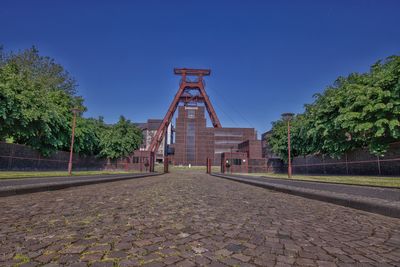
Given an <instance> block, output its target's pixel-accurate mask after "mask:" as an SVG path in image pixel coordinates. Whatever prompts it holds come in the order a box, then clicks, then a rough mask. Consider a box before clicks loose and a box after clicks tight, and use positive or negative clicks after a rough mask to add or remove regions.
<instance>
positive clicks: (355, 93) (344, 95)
mask: <svg viewBox="0 0 400 267" xmlns="http://www.w3.org/2000/svg"><path fill="white" fill-rule="evenodd" d="M399 118H400V57H399V56H391V57H389V58H387V59H386V60H385V61H383V62H381V61H379V62H377V63H376V64H374V65H373V66H372V67H371V69H370V71H369V72H368V73H364V74H358V73H352V74H350V75H349V76H348V77H339V78H338V79H337V80H336V82H335V83H334V84H333V85H332V86H329V87H328V88H327V89H326V90H325V91H324V92H323V93H322V94H316V95H315V101H314V102H313V103H312V104H308V105H305V112H304V114H301V115H298V116H296V117H294V118H293V121H292V125H293V126H292V132H293V135H292V136H293V138H292V140H293V141H292V144H293V145H292V149H293V152H294V153H293V154H294V155H306V154H314V153H320V154H325V155H329V156H332V157H340V156H341V155H343V154H344V153H345V152H347V151H350V150H353V149H356V148H369V151H370V152H371V153H373V154H375V155H384V153H385V152H386V150H387V148H388V145H389V144H390V143H391V142H395V141H398V140H400V121H399ZM283 128H284V127H283V126H282V122H281V121H277V122H274V123H273V128H272V136H271V138H270V143H271V144H272V150H273V151H274V152H275V153H277V154H279V155H281V156H282V157H283V158H287V154H286V153H287V152H285V149H284V147H285V144H287V143H285V142H286V141H285V140H286V139H287V137H286V136H285V135H284V129H283Z"/></svg>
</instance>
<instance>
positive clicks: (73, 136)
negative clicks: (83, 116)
mask: <svg viewBox="0 0 400 267" xmlns="http://www.w3.org/2000/svg"><path fill="white" fill-rule="evenodd" d="M71 111H72V113H73V114H74V116H73V119H72V135H71V148H70V152H69V162H68V174H69V175H72V154H73V150H74V139H75V124H76V114H77V113H78V112H79V111H80V109H78V108H73V109H72V110H71Z"/></svg>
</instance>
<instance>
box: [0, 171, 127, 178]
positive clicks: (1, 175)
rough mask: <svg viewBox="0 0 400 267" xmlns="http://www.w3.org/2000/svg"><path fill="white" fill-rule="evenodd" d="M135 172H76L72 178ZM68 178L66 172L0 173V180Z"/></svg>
mask: <svg viewBox="0 0 400 267" xmlns="http://www.w3.org/2000/svg"><path fill="white" fill-rule="evenodd" d="M127 173H135V171H76V172H72V176H82V175H107V174H127ZM53 176H54V177H55V176H57V177H59V176H69V175H68V172H67V171H0V179H18V178H39V177H53Z"/></svg>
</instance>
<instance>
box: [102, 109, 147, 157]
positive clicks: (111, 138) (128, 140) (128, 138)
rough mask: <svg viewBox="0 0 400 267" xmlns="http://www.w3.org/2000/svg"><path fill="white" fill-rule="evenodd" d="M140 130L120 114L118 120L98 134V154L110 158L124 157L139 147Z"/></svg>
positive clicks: (140, 140)
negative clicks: (99, 149) (99, 148)
mask: <svg viewBox="0 0 400 267" xmlns="http://www.w3.org/2000/svg"><path fill="white" fill-rule="evenodd" d="M141 142H142V131H141V130H140V129H139V128H138V127H136V126H135V125H134V124H133V123H132V122H131V121H130V120H127V119H125V118H124V116H121V117H120V118H119V121H118V122H117V123H116V124H114V125H111V126H108V127H107V128H106V129H105V130H104V131H103V132H102V134H101V136H100V147H101V151H100V155H101V156H103V157H107V158H110V159H117V158H121V157H126V156H128V155H129V154H131V153H132V152H133V151H134V150H136V149H138V148H139V145H140V143H141Z"/></svg>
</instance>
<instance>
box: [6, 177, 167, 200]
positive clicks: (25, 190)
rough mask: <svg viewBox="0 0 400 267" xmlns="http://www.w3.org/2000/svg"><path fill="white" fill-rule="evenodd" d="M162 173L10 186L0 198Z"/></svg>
mask: <svg viewBox="0 0 400 267" xmlns="http://www.w3.org/2000/svg"><path fill="white" fill-rule="evenodd" d="M162 174H163V173H144V174H133V175H132V176H126V175H124V176H112V177H106V178H104V177H102V178H96V177H93V178H90V179H88V178H86V179H83V180H77V181H60V182H57V181H55V182H51V183H50V182H47V183H39V184H30V185H18V186H10V187H8V188H0V197H8V196H14V195H22V194H29V193H36V192H43V191H53V190H60V189H65V188H69V187H75V186H83V185H91V184H100V183H109V182H117V181H122V180H129V179H136V178H144V177H149V176H158V175H162Z"/></svg>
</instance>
